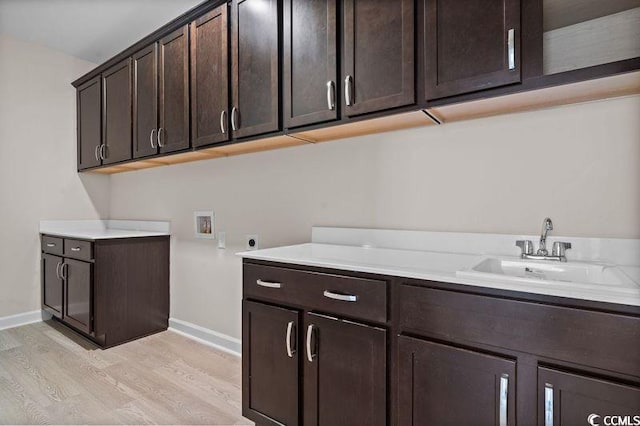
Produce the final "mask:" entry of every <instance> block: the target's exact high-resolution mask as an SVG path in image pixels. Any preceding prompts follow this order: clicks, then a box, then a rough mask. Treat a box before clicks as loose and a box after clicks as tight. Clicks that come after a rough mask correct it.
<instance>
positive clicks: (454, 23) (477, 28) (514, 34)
mask: <svg viewBox="0 0 640 426" xmlns="http://www.w3.org/2000/svg"><path fill="white" fill-rule="evenodd" d="M424 2H425V8H424V9H425V12H424V27H425V29H424V40H423V45H424V49H425V55H424V58H425V73H426V75H425V92H426V93H425V97H426V99H427V100H430V99H437V98H443V97H447V96H453V95H459V94H462V93H469V92H474V91H478V90H483V89H489V88H492V87H498V86H504V85H507V84H512V83H517V82H520V49H519V46H520V0H468V1H459V0H454V1H451V0H424Z"/></svg>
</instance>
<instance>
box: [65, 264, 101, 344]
mask: <svg viewBox="0 0 640 426" xmlns="http://www.w3.org/2000/svg"><path fill="white" fill-rule="evenodd" d="M61 270H62V274H61V275H62V278H63V280H64V284H65V285H64V288H65V292H64V320H65V322H67V323H68V324H69V325H72V326H73V327H75V328H77V329H78V330H80V331H83V332H85V333H91V331H92V321H93V294H92V293H93V274H92V270H93V265H92V264H91V263H88V262H81V261H78V260H74V259H65V261H64V264H63V266H62V267H61Z"/></svg>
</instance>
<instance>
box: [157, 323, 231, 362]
mask: <svg viewBox="0 0 640 426" xmlns="http://www.w3.org/2000/svg"><path fill="white" fill-rule="evenodd" d="M169 330H171V331H173V332H175V333H178V334H181V335H183V336H185V337H188V338H189V339H193V340H195V341H197V342H200V343H202V344H204V345H207V346H211V347H213V348H216V349H220V350H221V351H224V352H227V353H229V354H231V355H235V356H241V355H242V341H241V340H240V339H236V338H235V337H231V336H227V335H226V334H222V333H218V332H217V331H213V330H210V329H208V328H205V327H201V326H199V325H196V324H192V323H190V322H187V321H182V320H179V319H176V318H169Z"/></svg>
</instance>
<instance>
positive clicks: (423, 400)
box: [397, 336, 516, 426]
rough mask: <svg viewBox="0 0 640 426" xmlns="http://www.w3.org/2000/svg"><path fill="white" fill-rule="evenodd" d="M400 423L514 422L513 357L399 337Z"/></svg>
mask: <svg viewBox="0 0 640 426" xmlns="http://www.w3.org/2000/svg"><path fill="white" fill-rule="evenodd" d="M398 344H399V345H398V352H397V353H398V355H399V357H400V359H399V376H398V383H399V389H398V395H399V401H400V405H399V407H398V425H399V426H405V425H414V424H416V425H442V426H449V425H450V426H455V425H471V424H477V425H506V424H515V414H516V406H515V403H516V395H515V391H516V383H515V380H516V374H515V373H516V363H515V362H514V361H513V360H510V359H506V358H501V357H496V356H493V355H485V354H482V353H477V352H472V351H468V350H465V349H458V348H454V347H451V346H447V345H441V344H437V343H432V342H428V341H424V340H420V339H414V338H410V337H405V336H400V337H399V338H398Z"/></svg>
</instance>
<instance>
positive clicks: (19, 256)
mask: <svg viewBox="0 0 640 426" xmlns="http://www.w3.org/2000/svg"><path fill="white" fill-rule="evenodd" d="M93 67H95V65H94V64H92V63H89V62H86V61H82V60H79V59H76V58H73V57H71V56H68V55H66V54H63V53H60V52H57V51H54V50H50V49H47V48H44V47H40V46H37V45H33V44H29V43H24V42H21V41H18V40H16V39H13V38H11V37H9V36H6V35H3V34H0V200H2V201H1V204H0V250H1V251H0V271H2V273H0V317H3V316H8V315H14V314H19V313H24V312H29V311H34V310H37V309H40V264H39V262H40V240H39V236H38V222H39V221H40V220H42V219H73V218H78V219H95V218H99V217H100V216H107V215H108V212H109V178H107V177H104V176H93V175H92V176H89V175H87V176H85V175H78V174H77V173H76V128H75V126H76V106H75V90H74V88H73V87H72V86H71V85H70V82H71V81H73V80H74V79H76V78H77V77H78V76H80V75H82V74H84V73H85V72H87V71H89V70H90V69H91V68H93Z"/></svg>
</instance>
